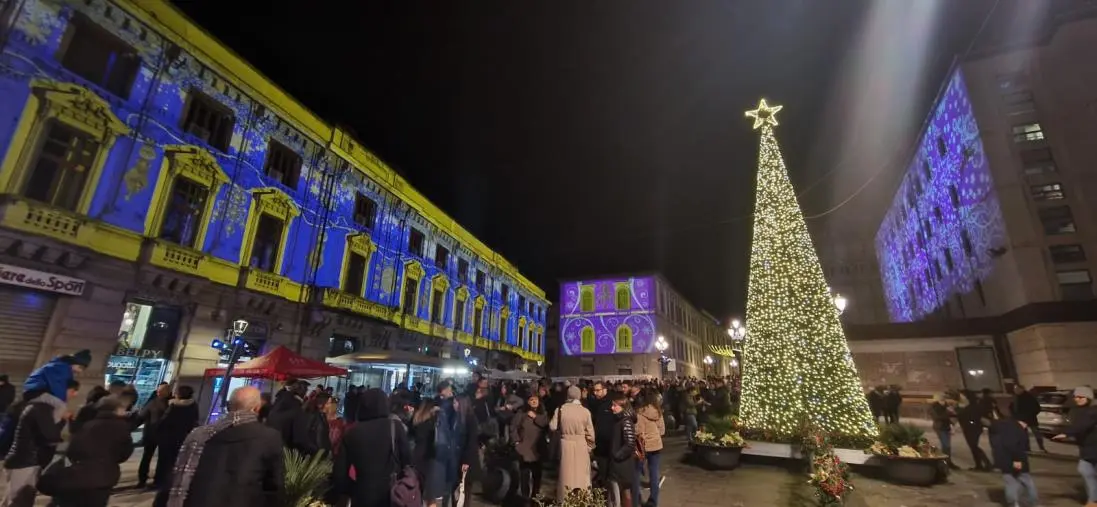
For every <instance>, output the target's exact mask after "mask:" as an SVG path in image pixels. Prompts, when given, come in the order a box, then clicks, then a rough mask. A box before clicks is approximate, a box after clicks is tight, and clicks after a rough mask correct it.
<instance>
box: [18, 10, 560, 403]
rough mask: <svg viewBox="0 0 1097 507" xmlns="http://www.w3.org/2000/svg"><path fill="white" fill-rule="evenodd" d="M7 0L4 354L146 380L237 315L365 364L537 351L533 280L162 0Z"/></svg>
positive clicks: (196, 355) (485, 359) (259, 333)
mask: <svg viewBox="0 0 1097 507" xmlns="http://www.w3.org/2000/svg"><path fill="white" fill-rule="evenodd" d="M0 7H2V8H0V33H2V37H0V41H2V42H0V45H2V47H3V54H2V58H0V66H2V69H3V72H0V157H2V158H0V372H3V373H7V374H9V375H11V376H12V378H13V380H14V381H16V382H20V381H21V379H22V377H23V376H24V375H25V374H26V373H27V372H29V371H30V370H31V369H32V368H34V367H35V365H37V364H40V363H42V362H43V361H45V360H46V359H48V358H50V357H51V356H54V355H56V354H59V353H65V352H70V351H73V350H75V349H81V348H89V349H91V350H92V351H93V353H94V355H95V359H94V362H93V363H92V366H91V368H89V370H88V373H87V376H88V377H89V378H98V379H99V380H100V381H101V380H103V375H106V376H107V377H108V378H110V377H113V378H118V379H122V380H125V381H127V382H133V383H135V384H137V385H138V386H139V387H142V388H145V389H147V388H149V387H152V386H155V385H156V383H157V382H159V381H160V380H162V379H167V378H188V379H189V378H194V377H196V376H198V375H200V374H201V372H202V371H204V370H205V369H206V368H207V367H212V366H216V364H217V363H218V362H219V361H221V360H223V359H224V358H223V357H221V356H220V355H219V351H217V350H214V349H213V348H211V347H210V343H211V341H212V340H213V339H215V338H223V337H225V334H226V329H230V328H231V323H232V322H233V321H235V320H237V319H244V320H246V321H248V322H249V323H250V325H249V326H248V328H247V330H246V332H245V335H244V338H246V339H247V340H249V341H250V342H252V343H253V344H255V345H256V346H257V348H258V349H259V350H266V349H267V348H269V347H271V346H273V345H275V344H284V345H286V346H288V347H289V348H291V349H292V350H296V351H298V352H301V353H303V354H304V355H306V356H308V357H312V358H317V359H323V358H331V359H332V360H336V358H338V362H340V363H341V364H346V365H349V366H351V368H352V370H353V372H354V375H357V377H355V378H354V380H355V383H358V384H371V385H374V386H378V385H391V384H392V383H394V382H398V381H404V380H406V379H407V377H408V375H409V374H410V375H412V376H413V377H415V378H417V379H423V380H424V381H427V382H429V381H430V379H431V378H432V372H437V371H439V369H440V368H441V367H442V366H444V363H447V362H449V361H456V362H459V363H462V364H464V363H463V362H464V361H465V360H466V359H465V358H464V357H463V356H465V355H466V353H465V349H468V350H469V352H468V354H467V355H468V356H470V357H471V358H479V359H480V361H481V363H483V364H499V363H503V364H509V365H511V366H512V367H513V366H515V365H517V364H518V363H521V362H523V361H530V362H534V361H538V360H541V359H542V358H543V346H544V343H543V331H544V318H545V311H546V309H547V308H548V306H549V304H548V301H547V300H546V299H545V294H544V292H543V291H542V290H541V289H539V288H538V287H536V286H535V285H534V284H532V283H531V282H530V281H529V280H528V279H526V278H525V277H523V276H522V275H521V274H520V273H519V272H518V270H517V269H516V268H515V267H514V266H513V265H512V264H511V263H509V262H508V261H507V260H506V259H504V258H503V257H502V256H500V255H499V254H497V253H496V252H493V251H492V250H491V249H489V248H488V247H487V246H486V245H484V244H483V243H482V242H481V241H479V240H478V239H476V238H475V237H473V236H472V235H471V234H470V233H469V232H468V231H467V230H465V229H464V228H462V227H461V226H460V225H458V224H457V223H456V222H454V220H453V219H452V218H450V217H449V216H448V215H446V214H445V213H444V212H442V211H441V210H440V209H438V208H437V207H436V206H435V205H433V204H431V202H430V201H428V200H427V199H426V198H425V197H423V196H422V195H421V194H420V193H419V192H417V191H416V190H415V189H414V188H412V187H411V186H410V185H408V183H407V181H406V180H405V179H404V178H402V177H401V176H400V175H399V174H397V173H396V172H394V171H393V170H392V169H391V168H390V167H388V166H387V165H385V163H384V162H382V161H381V160H380V159H378V158H377V157H376V156H375V155H374V154H372V153H371V152H370V151H369V150H367V149H366V148H365V147H363V146H362V145H361V144H360V143H359V142H358V141H357V140H355V139H353V138H352V137H351V136H350V135H348V134H347V132H345V131H344V130H342V129H340V128H338V127H334V126H332V125H330V124H328V123H325V122H324V121H323V120H322V119H320V118H318V117H316V116H315V115H314V114H312V113H311V112H309V111H308V109H306V108H305V107H304V106H302V105H301V104H300V103H298V102H297V101H295V100H294V99H293V98H291V97H289V96H288V95H287V94H286V93H284V92H282V91H281V90H280V89H279V88H278V87H277V86H276V85H275V84H274V83H271V82H270V81H268V80H267V79H266V78H265V77H263V76H262V75H261V74H260V73H259V72H258V71H256V70H255V69H254V68H253V67H251V66H250V65H249V64H248V63H247V62H245V61H243V60H241V59H240V58H239V57H237V56H236V55H235V54H233V52H232V51H231V50H229V49H228V48H226V47H224V46H223V45H221V44H220V43H219V42H218V41H216V40H214V39H213V38H212V37H210V36H209V35H208V34H207V33H206V32H204V31H203V30H202V29H201V28H200V27H198V26H196V25H195V24H193V23H192V22H191V21H189V20H188V19H186V18H185V17H184V16H182V15H181V14H180V13H179V12H178V11H177V10H175V9H174V8H173V7H172V6H171V5H170V4H169V3H168V2H167V1H165V0H140V1H135V0H116V1H115V0H87V1H81V2H69V1H62V0H20V1H17V2H6V3H4V4H2V6H0ZM89 384H90V383H89Z"/></svg>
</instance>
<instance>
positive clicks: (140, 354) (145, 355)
mask: <svg viewBox="0 0 1097 507" xmlns="http://www.w3.org/2000/svg"><path fill="white" fill-rule="evenodd" d="M114 355H116V356H127V357H136V358H139V359H163V358H164V351H163V350H156V349H131V348H126V347H118V348H117V349H115V351H114Z"/></svg>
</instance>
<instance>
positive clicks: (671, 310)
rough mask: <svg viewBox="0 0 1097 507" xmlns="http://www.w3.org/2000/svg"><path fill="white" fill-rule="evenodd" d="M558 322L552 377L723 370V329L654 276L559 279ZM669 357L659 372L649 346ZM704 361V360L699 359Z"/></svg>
mask: <svg viewBox="0 0 1097 507" xmlns="http://www.w3.org/2000/svg"><path fill="white" fill-rule="evenodd" d="M559 312H560V324H559V339H558V344H557V345H556V347H558V353H557V354H556V357H555V360H554V367H553V368H552V375H553V376H554V377H585V378H591V377H615V376H623V377H628V376H650V377H658V376H659V375H660V373H661V372H663V373H665V374H667V375H669V376H680V377H684V376H693V377H702V376H705V375H706V374H707V375H726V374H728V373H729V372H730V363H729V359H728V358H723V357H719V356H717V355H715V354H714V353H713V352H712V350H711V348H710V346H711V345H726V344H727V340H728V335H727V330H726V329H725V328H723V327H721V325H720V323H719V321H717V320H716V319H715V318H714V317H712V316H711V315H709V314H708V313H706V312H704V311H702V310H698V309H697V308H696V307H694V306H693V305H692V304H690V303H689V302H688V301H686V299H685V298H684V297H682V296H681V295H680V294H679V293H678V291H676V290H675V289H674V287H672V286H671V285H670V283H669V282H668V281H667V280H666V279H665V278H664V277H663V276H662V275H659V274H655V273H643V274H635V275H620V276H598V277H591V278H585V279H582V280H566V281H562V282H561V283H560V304H559ZM660 336H661V337H663V339H664V341H665V342H666V344H667V348H666V350H665V352H664V354H665V355H666V356H667V357H668V358H669V359H672V360H673V365H668V367H667V369H668V371H663V365H662V364H661V363H660V360H659V359H660V356H661V354H660V353H659V351H658V349H657V348H656V343H657V341H658V339H659V337H660ZM706 356H708V357H711V358H712V364H706V363H705V360H704V358H705V357H706Z"/></svg>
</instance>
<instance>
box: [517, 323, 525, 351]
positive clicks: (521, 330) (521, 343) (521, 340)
mask: <svg viewBox="0 0 1097 507" xmlns="http://www.w3.org/2000/svg"><path fill="white" fill-rule="evenodd" d="M518 348H520V349H525V348H526V326H525V325H524V324H521V323H520V324H518Z"/></svg>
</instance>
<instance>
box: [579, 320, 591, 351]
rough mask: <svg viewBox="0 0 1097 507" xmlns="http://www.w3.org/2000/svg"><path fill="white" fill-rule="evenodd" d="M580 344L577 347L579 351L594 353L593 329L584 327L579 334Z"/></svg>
mask: <svg viewBox="0 0 1097 507" xmlns="http://www.w3.org/2000/svg"><path fill="white" fill-rule="evenodd" d="M580 337H581V338H582V343H580V345H579V349H580V350H581V351H583V352H594V328H593V327H590V326H586V327H584V328H583V331H582V332H581V333H580Z"/></svg>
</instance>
